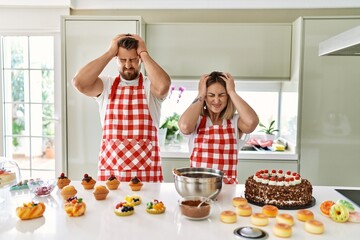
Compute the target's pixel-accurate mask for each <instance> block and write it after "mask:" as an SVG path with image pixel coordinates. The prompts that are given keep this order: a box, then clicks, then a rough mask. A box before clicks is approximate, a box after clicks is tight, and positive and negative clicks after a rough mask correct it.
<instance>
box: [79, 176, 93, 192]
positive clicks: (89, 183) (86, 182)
mask: <svg viewBox="0 0 360 240" xmlns="http://www.w3.org/2000/svg"><path fill="white" fill-rule="evenodd" d="M81 184H82V185H83V187H84V189H93V188H94V186H95V184H96V181H95V180H94V179H93V178H92V177H90V176H89V175H88V174H87V173H85V174H84V178H83V179H82V181H81Z"/></svg>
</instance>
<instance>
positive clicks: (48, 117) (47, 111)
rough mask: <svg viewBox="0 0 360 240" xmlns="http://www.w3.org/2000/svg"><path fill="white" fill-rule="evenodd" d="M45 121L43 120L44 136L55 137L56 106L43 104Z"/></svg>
mask: <svg viewBox="0 0 360 240" xmlns="http://www.w3.org/2000/svg"><path fill="white" fill-rule="evenodd" d="M42 107H43V109H42V111H43V119H42V129H43V136H46V137H53V136H54V134H55V124H54V120H53V119H54V105H53V104H43V106H42Z"/></svg>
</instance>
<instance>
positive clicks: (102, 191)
mask: <svg viewBox="0 0 360 240" xmlns="http://www.w3.org/2000/svg"><path fill="white" fill-rule="evenodd" d="M108 193H109V190H108V189H107V188H106V187H105V186H103V185H99V186H96V187H95V190H94V192H93V194H94V197H95V199H96V200H104V199H105V198H106V196H107V195H108Z"/></svg>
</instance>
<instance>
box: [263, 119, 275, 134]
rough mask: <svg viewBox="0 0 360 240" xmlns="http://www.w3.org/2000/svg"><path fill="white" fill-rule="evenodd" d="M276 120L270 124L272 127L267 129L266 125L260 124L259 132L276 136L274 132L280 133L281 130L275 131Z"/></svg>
mask: <svg viewBox="0 0 360 240" xmlns="http://www.w3.org/2000/svg"><path fill="white" fill-rule="evenodd" d="M274 124H275V120H272V121H271V122H270V125H269V126H268V127H267V126H265V125H264V124H262V123H261V122H260V123H259V127H260V130H259V132H264V133H266V134H270V135H274V132H278V131H279V129H275V126H274Z"/></svg>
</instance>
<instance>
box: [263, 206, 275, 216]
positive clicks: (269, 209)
mask: <svg viewBox="0 0 360 240" xmlns="http://www.w3.org/2000/svg"><path fill="white" fill-rule="evenodd" d="M262 213H263V214H265V215H266V216H268V217H271V218H272V217H276V215H277V214H278V208H277V207H275V206H272V205H264V206H263V207H262Z"/></svg>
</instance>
